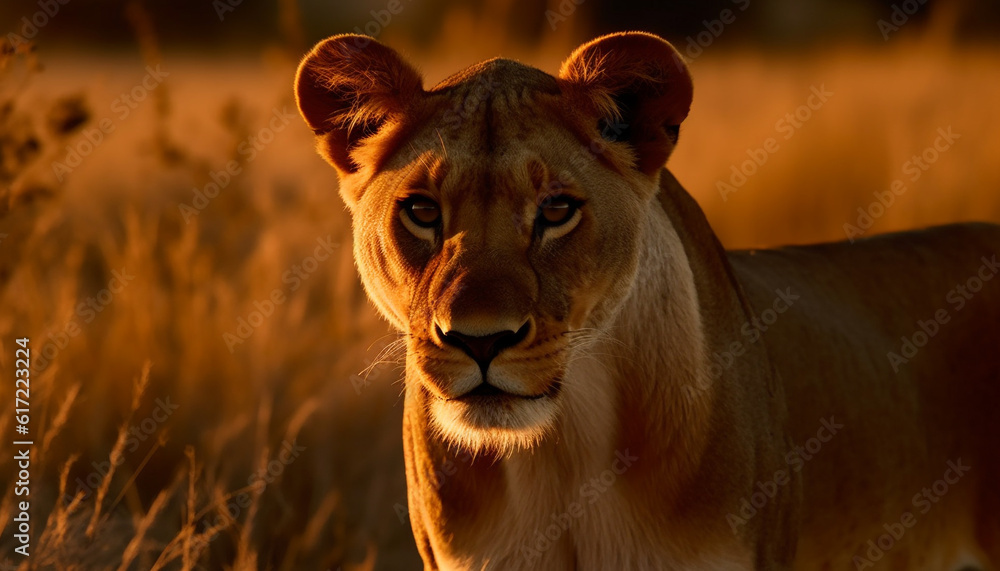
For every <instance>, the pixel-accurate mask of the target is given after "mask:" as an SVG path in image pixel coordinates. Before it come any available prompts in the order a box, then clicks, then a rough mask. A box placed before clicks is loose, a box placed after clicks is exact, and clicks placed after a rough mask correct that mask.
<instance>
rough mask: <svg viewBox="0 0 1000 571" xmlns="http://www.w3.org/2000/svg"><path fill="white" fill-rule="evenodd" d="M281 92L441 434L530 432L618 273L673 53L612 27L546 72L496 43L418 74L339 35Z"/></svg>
mask: <svg viewBox="0 0 1000 571" xmlns="http://www.w3.org/2000/svg"><path fill="white" fill-rule="evenodd" d="M296 91H297V96H298V104H299V109H300V111H301V113H302V115H303V117H304V118H305V120H306V122H307V123H308V124H309V126H310V127H311V128H312V129H313V130H314V131H315V133H316V136H317V139H318V147H319V151H320V153H321V154H322V155H323V156H324V157H325V158H326V159H327V160H328V161H329V162H330V163H331V164H332V165H333V166H334V167H335V168H336V169H337V172H338V174H339V176H340V182H341V184H340V192H341V195H342V197H343V198H344V200H345V202H346V203H347V205H348V206H349V208H350V211H351V214H352V216H353V218H354V255H355V259H356V261H357V264H358V268H359V269H360V273H361V277H362V280H363V282H364V285H365V287H366V289H367V291H368V293H369V295H370V296H371V299H372V300H373V301H374V303H375V304H376V306H377V307H378V308H379V310H380V311H381V312H382V313H383V314H384V315H385V316H386V318H387V319H389V320H390V321H391V322H392V323H393V324H394V325H395V326H396V327H398V328H399V329H400V330H401V331H403V332H404V333H405V334H406V341H407V383H408V390H412V391H423V392H424V393H425V396H426V401H427V402H428V403H429V413H430V416H431V418H432V419H433V423H434V425H435V426H436V427H437V428H438V429H439V430H440V432H441V434H442V435H443V436H444V437H445V438H446V439H447V440H448V441H449V442H452V443H457V444H460V445H462V446H466V447H468V448H470V449H473V450H504V449H510V448H511V447H516V446H527V445H530V444H532V443H533V442H536V441H537V440H538V439H539V438H541V437H542V436H543V435H544V434H545V432H546V429H547V428H549V427H550V426H552V424H553V422H554V420H555V419H556V418H557V416H558V414H559V410H560V389H561V388H562V387H563V384H564V373H565V372H566V370H567V366H568V363H569V362H570V360H571V359H572V357H573V356H574V354H575V353H576V352H578V351H580V350H581V349H582V347H583V346H584V345H585V340H586V339H589V338H590V337H591V333H592V332H594V331H600V330H601V329H602V328H605V327H607V326H609V324H610V321H611V319H612V318H613V316H614V315H615V311H616V308H617V307H618V306H619V305H620V304H621V302H622V300H623V299H625V297H626V296H627V295H628V294H629V292H630V290H631V289H632V288H633V281H634V277H635V274H636V271H637V264H638V262H639V258H638V251H639V247H638V243H639V240H640V238H641V232H642V227H641V224H640V220H642V212H643V210H644V209H646V208H649V207H650V202H651V199H652V198H653V197H654V195H655V194H656V192H657V188H658V180H659V174H660V170H661V168H662V166H663V164H664V163H665V161H666V159H667V157H668V156H669V155H670V153H671V151H672V150H673V147H674V144H675V142H676V139H677V134H678V126H679V125H680V123H681V121H683V120H684V118H685V117H686V116H687V113H688V109H689V107H690V103H691V95H692V86H691V79H690V76H689V74H688V71H687V68H686V66H685V64H684V63H683V61H682V59H681V57H680V56H679V55H678V53H677V52H676V50H674V48H673V47H671V46H670V44H668V43H667V42H665V41H663V40H661V39H660V38H657V37H656V36H652V35H649V34H641V33H628V34H616V35H612V36H606V37H603V38H600V39H598V40H595V41H593V42H591V43H589V44H586V45H584V46H582V47H581V48H579V49H578V50H577V51H576V52H575V53H574V54H573V55H572V56H571V57H570V58H569V59H568V60H567V61H566V62H565V63H564V64H563V66H562V70H561V71H560V73H559V76H558V77H553V76H551V75H548V74H546V73H544V72H542V71H539V70H537V69H534V68H531V67H527V66H524V65H521V64H519V63H516V62H513V61H509V60H502V59H496V60H491V61H488V62H485V63H482V64H479V65H476V66H474V67H472V68H470V69H468V70H466V71H464V72H462V73H460V74H458V75H456V76H454V77H452V78H450V79H448V80H446V81H444V82H443V83H441V84H440V85H438V86H436V87H434V88H433V89H430V90H425V89H423V87H422V80H421V77H420V76H419V74H418V73H417V72H416V71H415V70H414V69H413V68H412V67H411V66H410V65H409V64H407V63H406V62H405V61H404V60H403V59H402V58H401V57H400V56H399V54H397V53H396V52H395V51H393V50H391V49H389V48H387V47H385V46H383V45H381V44H379V43H377V42H375V41H374V40H372V39H370V38H367V37H363V36H350V35H348V36H337V37H333V38H330V39H328V40H326V41H324V42H322V43H321V44H319V45H317V46H316V48H315V49H313V50H312V52H311V53H310V54H309V55H308V56H306V58H305V59H304V61H303V62H302V64H301V66H300V68H299V72H298V77H297V79H296Z"/></svg>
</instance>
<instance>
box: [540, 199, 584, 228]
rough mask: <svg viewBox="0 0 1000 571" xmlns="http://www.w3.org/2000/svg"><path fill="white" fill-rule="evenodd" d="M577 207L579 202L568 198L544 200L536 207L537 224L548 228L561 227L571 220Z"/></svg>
mask: <svg viewBox="0 0 1000 571" xmlns="http://www.w3.org/2000/svg"><path fill="white" fill-rule="evenodd" d="M579 207H580V201H578V200H576V199H573V198H570V197H568V196H555V197H552V198H549V199H546V200H545V202H543V203H542V205H541V206H539V207H538V222H539V224H541V225H543V226H548V227H552V226H561V225H563V224H565V223H567V222H569V221H570V219H571V218H573V215H574V214H576V210H577V209H578V208H579Z"/></svg>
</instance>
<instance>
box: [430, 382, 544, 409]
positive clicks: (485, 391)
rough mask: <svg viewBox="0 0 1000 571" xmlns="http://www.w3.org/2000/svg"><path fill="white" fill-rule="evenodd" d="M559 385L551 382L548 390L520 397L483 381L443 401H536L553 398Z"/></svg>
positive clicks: (478, 402)
mask: <svg viewBox="0 0 1000 571" xmlns="http://www.w3.org/2000/svg"><path fill="white" fill-rule="evenodd" d="M561 384H562V383H560V382H559V381H558V380H557V381H555V382H553V383H552V385H551V386H550V387H549V389H547V390H545V391H544V392H541V393H538V394H532V395H522V394H518V393H512V392H508V391H505V390H503V389H501V388H499V387H497V386H494V385H491V384H490V383H488V382H485V381H484V382H482V383H479V384H478V385H476V387H475V388H473V389H472V390H470V391H468V392H466V393H464V394H461V395H459V396H457V397H453V398H449V399H445V400H447V401H455V402H461V403H466V404H492V403H497V402H503V401H507V400H538V399H541V398H545V397H551V396H555V394H556V393H558V392H559V386H560V385H561Z"/></svg>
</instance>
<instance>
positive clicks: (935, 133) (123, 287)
mask: <svg viewBox="0 0 1000 571" xmlns="http://www.w3.org/2000/svg"><path fill="white" fill-rule="evenodd" d="M389 43H390V44H392V43H393V42H391V41H389ZM404 47H405V46H404ZM571 47H572V46H571V45H570V44H566V45H561V44H560V45H557V46H553V45H550V46H546V47H545V48H544V49H542V50H541V51H532V50H528V49H515V48H509V50H508V51H506V52H505V53H509V54H512V55H514V56H516V57H518V58H519V59H521V60H523V61H525V62H527V63H533V64H535V65H538V66H540V67H542V68H543V69H545V70H546V71H549V72H552V73H555V72H557V71H558V63H559V61H560V60H561V59H562V58H563V57H565V56H566V55H567V54H568V53H569V50H570V49H571ZM491 49H493V48H491V47H490V45H489V44H488V43H484V44H482V45H480V46H478V47H474V48H471V49H469V50H466V51H463V52H462V55H461V56H455V55H454V52H452V55H443V53H444V52H443V50H437V51H431V52H424V53H421V52H420V51H417V50H416V49H407V50H406V51H407V52H408V54H409V55H410V56H411V57H413V59H414V60H415V61H416V62H417V63H419V64H420V65H421V67H422V69H423V70H424V72H425V74H426V76H427V78H428V81H427V85H432V84H433V83H436V82H437V81H438V80H440V79H443V78H444V77H445V76H447V75H448V74H450V73H451V72H454V71H458V69H459V67H460V66H462V65H467V64H471V63H474V62H475V61H477V60H478V59H481V57H487V56H489V55H496V52H495V51H490V50H491ZM998 62H1000V58H998V52H997V51H996V50H994V49H988V48H981V49H979V48H971V47H966V48H948V47H947V46H944V45H941V44H937V43H936V44H933V45H932V44H926V43H919V42H916V43H915V42H913V41H909V42H907V41H906V40H905V39H904V38H900V39H899V41H895V40H894V43H892V44H891V45H890V46H889V47H887V48H885V49H882V50H879V51H874V50H871V49H861V48H837V49H833V50H831V51H827V52H822V53H815V54H804V55H803V54H799V55H796V56H789V55H787V54H782V53H764V52H747V51H745V50H744V51H723V50H721V49H720V50H716V51H711V50H709V51H707V52H706V54H705V55H702V56H700V57H699V58H697V59H696V60H694V61H692V62H691V69H692V73H693V76H694V79H695V104H694V106H693V109H692V113H691V116H690V118H689V120H688V121H687V122H686V123H685V124H684V126H683V128H682V132H681V137H680V144H679V148H678V150H677V152H676V153H675V155H674V156H673V157H672V158H671V159H670V162H669V165H668V166H669V167H670V168H671V169H672V171H673V172H674V173H675V174H676V175H677V176H678V178H679V179H680V180H681V182H682V183H684V184H685V186H686V187H687V188H688V189H689V191H690V192H692V194H693V195H694V196H695V197H696V198H697V199H698V201H699V202H700V203H701V205H702V207H703V208H704V209H705V210H706V212H707V214H708V217H709V219H710V221H711V222H712V224H713V225H714V227H715V229H716V231H717V233H718V234H719V236H720V238H721V239H722V241H723V243H724V244H725V245H726V246H727V247H762V246H770V245H780V244H784V243H804V242H813V241H820V240H838V239H845V238H847V237H848V233H849V230H845V224H851V225H854V226H855V227H857V228H861V227H860V226H859V224H862V223H861V222H859V216H860V214H859V212H858V209H859V208H861V209H863V210H864V211H865V212H866V213H867V214H868V216H869V217H870V218H871V220H870V222H871V224H870V225H868V224H867V222H865V224H864V225H867V226H869V227H868V228H862V230H863V231H864V235H871V234H875V233H882V232H887V231H895V230H901V229H908V228H919V227H924V226H928V225H932V224H939V223H947V222H953V221H960V220H992V221H1000V160H998V158H1000V137H998V135H997V132H998V130H997V126H998V125H1000V108H998V107H997V106H996V105H995V102H997V101H1000V73H998V72H1000V63H998ZM36 63H40V64H41V66H42V68H39V67H38V66H37V65H36ZM295 63H296V60H295V59H294V57H291V56H290V55H289V53H288V52H287V51H282V50H280V49H274V50H269V51H265V52H264V54H263V55H261V56H260V57H247V58H246V59H243V60H216V61H203V60H197V59H194V58H193V57H191V56H183V55H176V56H174V55H171V54H169V53H166V54H164V55H162V56H160V57H159V58H158V59H156V58H152V57H151V55H150V52H149V50H147V51H146V57H145V59H144V58H143V57H140V55H139V54H138V52H137V53H136V54H135V55H133V56H129V55H123V56H121V57H118V58H110V57H98V56H86V55H80V54H68V53H64V54H55V55H51V56H46V57H42V56H39V57H38V58H37V62H36V58H35V56H25V55H18V56H9V57H8V58H7V60H6V62H5V67H4V69H3V71H2V72H0V73H2V77H0V80H2V84H0V86H2V92H0V183H2V187H0V193H2V194H0V370H2V371H4V374H3V378H4V381H3V382H4V383H5V386H4V387H3V388H2V389H0V394H4V395H9V394H11V393H12V390H13V374H12V373H11V371H13V369H14V351H15V348H16V346H15V343H14V340H15V339H17V338H22V337H28V338H30V340H31V342H30V347H31V355H32V362H33V363H32V364H33V368H32V373H31V396H30V402H31V418H30V430H31V434H30V437H32V438H33V441H34V443H35V444H34V447H33V448H32V452H31V455H32V464H31V495H30V499H31V512H30V513H31V526H32V528H31V535H32V542H31V552H32V555H31V558H30V559H28V560H24V559H22V558H21V557H20V556H19V555H15V554H14V553H13V549H14V547H15V546H17V545H18V542H17V541H16V540H15V538H14V537H13V531H12V530H13V527H12V525H11V524H12V519H13V518H14V517H15V515H16V514H17V512H18V509H17V506H16V502H18V501H20V500H21V499H23V498H19V497H16V496H15V495H14V488H15V485H14V481H13V478H12V477H11V476H12V475H14V474H15V473H16V470H15V464H14V462H13V460H12V458H13V451H12V449H11V448H10V442H11V440H12V438H11V436H12V435H13V434H14V423H15V421H14V410H13V403H12V402H11V400H10V399H4V400H3V408H2V409H0V434H2V435H3V438H2V439H0V483H2V484H3V486H4V487H5V493H4V494H3V496H2V498H3V499H2V501H0V528H2V530H3V532H2V535H0V569H4V568H13V567H9V566H11V565H14V566H19V567H18V568H20V569H27V568H40V569H41V568H54V569H79V570H97V569H248V568H269V569H283V570H292V569H337V568H343V569H371V568H384V569H408V568H418V565H419V558H418V557H417V555H416V551H415V549H414V548H413V546H412V540H411V538H410V531H409V524H408V522H407V521H406V514H405V504H406V492H405V483H404V479H403V461H402V446H401V442H400V415H401V409H402V399H401V391H402V386H401V384H400V383H399V375H400V368H399V365H398V357H399V356H400V355H399V349H398V344H393V341H395V339H396V337H395V335H394V334H393V333H392V332H391V331H390V330H389V328H388V326H387V325H386V324H385V323H384V322H383V321H381V320H380V319H379V318H378V317H377V315H376V313H375V311H374V310H373V309H372V307H371V306H370V305H369V303H368V302H367V301H366V299H365V296H364V293H363V291H362V289H361V287H360V284H359V282H358V279H357V277H356V275H355V270H354V266H353V261H352V257H351V246H350V221H349V219H348V217H347V214H346V212H345V209H344V207H343V205H342V202H341V201H340V199H339V197H338V196H337V190H336V189H337V181H336V177H335V175H334V172H333V170H332V169H331V168H329V167H328V166H327V165H326V164H325V163H324V162H323V161H322V160H321V159H320V158H319V157H318V156H317V155H316V153H315V152H314V150H313V141H312V136H311V134H310V133H309V132H308V130H307V129H306V127H305V125H304V124H303V123H302V122H301V120H300V119H299V118H298V116H297V112H296V111H295V105H294V101H293V99H292V91H291V85H292V78H293V73H294V67H295ZM157 64H158V65H159V66H160V68H159V70H157V67H156V66H157ZM150 74H153V75H155V77H153V78H149V77H148V76H150ZM144 82H145V83H144ZM137 86H139V87H141V89H136V87H137ZM814 89H815V90H818V91H820V92H822V93H827V94H828V95H826V96H825V97H824V99H825V101H823V102H822V104H818V103H817V102H818V101H819V99H818V98H812V99H810V96H811V95H812V94H813V93H814ZM122 94H126V96H127V97H125V98H123V97H122ZM138 95H142V98H141V99H139V97H137V96H138ZM810 101H811V102H812V104H813V107H812V108H810V107H809V105H810ZM803 106H805V108H806V111H802V110H801V108H802V107H803ZM796 113H798V116H796ZM787 114H792V117H793V119H794V122H793V120H792V119H788V118H787V117H786V115H787ZM807 115H808V116H807ZM790 125H791V127H789V126H790ZM939 130H943V131H944V132H945V133H948V132H950V133H953V134H954V135H957V136H952V137H951V138H950V139H949V140H950V143H948V148H947V149H944V150H941V149H942V147H944V145H945V143H943V142H940V141H938V147H937V148H936V149H935V152H933V153H932V152H928V151H927V149H928V148H932V149H933V148H934V146H935V143H936V140H937V139H938V138H939V137H940V136H941V135H940V131H939ZM949 130H950V131H949ZM768 139H774V142H773V144H770V145H769V146H770V148H772V149H774V148H775V145H776V147H777V150H775V151H774V152H769V151H765V154H766V161H758V162H760V163H761V164H757V163H755V165H756V166H755V167H750V166H747V167H745V168H744V167H743V163H744V162H745V161H747V160H751V161H752V160H753V157H754V156H757V157H761V156H762V155H761V154H760V151H759V149H760V148H764V147H765V146H766V145H768V143H767V141H768ZM76 155H79V156H76ZM915 155H916V156H917V157H918V158H920V159H921V162H920V165H924V166H926V168H924V166H920V165H918V164H917V163H916V162H914V161H913V157H914V156H915ZM932 156H933V157H934V160H933V161H932V160H930V157H932ZM77 159H79V160H77ZM55 163H58V165H57V164H55ZM734 166H735V168H736V169H737V170H740V169H741V168H742V169H743V172H744V177H743V178H745V181H744V182H743V183H741V184H740V185H738V186H737V185H736V184H735V183H734V182H733V178H732V177H733V176H734V175H733V168H734ZM914 167H915V168H916V169H918V171H919V178H914V176H915V174H916V173H917V172H918V171H915V170H914ZM751 170H752V171H753V173H752V174H749V175H748V174H746V172H748V171H751ZM737 180H740V179H739V177H737ZM896 180H902V181H903V183H904V185H905V192H902V193H896V194H894V195H893V196H894V198H893V202H892V203H891V204H889V205H888V206H883V207H882V209H881V213H880V214H878V215H875V213H876V212H879V209H877V208H874V209H873V207H871V204H872V203H873V202H877V200H878V199H877V196H876V195H875V194H874V193H878V194H882V195H883V196H884V193H885V192H886V191H888V190H889V189H890V188H891V186H892V184H893V183H894V181H896ZM723 183H725V184H728V185H730V186H729V187H725V186H724V185H723ZM720 188H721V189H722V190H721V191H720ZM728 188H732V190H728V191H727V189H728ZM723 194H725V197H723ZM29 562H30V563H29ZM4 565H8V567H4Z"/></svg>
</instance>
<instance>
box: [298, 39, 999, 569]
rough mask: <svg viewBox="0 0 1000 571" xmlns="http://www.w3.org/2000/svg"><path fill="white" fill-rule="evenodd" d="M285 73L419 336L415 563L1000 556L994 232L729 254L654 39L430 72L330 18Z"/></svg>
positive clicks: (909, 564) (408, 324) (375, 295)
mask: <svg viewBox="0 0 1000 571" xmlns="http://www.w3.org/2000/svg"><path fill="white" fill-rule="evenodd" d="M296 92H297V96H298V104H299V109H300V111H301V113H302V116H303V117H304V118H305V121H306V122H307V123H308V125H309V126H310V127H311V128H312V129H313V131H315V133H316V137H317V141H318V147H319V151H320V153H321V154H322V155H323V156H324V157H325V158H326V159H327V160H328V161H329V162H330V163H331V164H332V165H333V167H334V168H335V169H336V170H337V172H338V174H339V178H340V183H341V184H340V193H341V196H342V197H343V199H344V200H345V202H346V203H347V205H348V207H349V209H350V211H351V214H352V215H353V219H354V255H355V259H356V261H357V265H358V268H359V271H360V274H361V278H362V281H363V282H364V285H365V287H366V289H367V291H368V294H369V295H370V297H371V299H372V301H373V302H374V303H375V305H376V306H377V307H378V309H379V310H380V311H381V313H382V314H383V315H384V316H385V317H386V319H388V320H389V321H390V322H391V323H392V324H393V325H394V326H395V327H397V328H398V329H399V330H400V331H401V332H403V333H404V334H405V336H406V345H407V352H406V379H405V387H406V396H405V405H404V406H405V410H404V421H403V438H404V441H405V451H406V476H407V481H408V495H409V514H410V520H411V523H412V526H413V533H414V536H415V538H416V541H417V545H418V548H419V550H420V553H421V556H422V557H423V560H424V562H425V568H426V569H498V570H509V569H529V568H533V569H544V570H552V569H593V570H600V571H620V570H625V569H656V570H665V569H792V568H794V569H803V570H817V569H831V570H841V569H865V568H869V567H873V566H879V567H881V568H884V569H928V570H935V571H939V570H950V569H956V568H959V567H962V566H972V567H979V568H982V569H1000V455H998V454H997V444H996V442H997V440H998V437H1000V422H998V421H997V412H996V411H997V407H998V405H1000V279H996V275H997V272H998V271H1000V265H998V262H997V252H998V251H1000V227H997V226H991V225H985V224H968V225H955V226H948V227H941V228H934V229H930V230H925V231H920V232H908V233H903V234H896V235H891V236H881V237H875V238H871V239H867V240H861V241H858V242H856V243H854V244H846V243H842V244H823V245H817V246H809V247H793V248H783V249H779V250H769V251H751V252H726V251H724V250H723V249H722V247H721V246H720V245H719V242H718V240H717V239H716V237H715V235H714V234H713V232H712V229H711V228H710V227H709V225H708V223H707V222H706V220H705V217H704V216H703V214H702V212H701V210H700V209H699V207H698V206H697V204H696V203H695V201H694V200H693V199H692V198H691V197H690V196H689V195H688V193H687V192H685V190H684V189H683V188H681V186H680V185H679V183H678V182H677V180H676V179H674V177H673V176H672V175H671V174H670V173H669V172H668V171H667V170H665V169H664V168H663V165H664V163H665V162H666V160H667V157H668V156H669V155H670V153H671V151H672V150H673V148H674V146H675V144H676V143H677V138H678V130H679V125H680V124H681V122H682V121H683V120H684V119H685V117H686V116H687V114H688V109H689V106H690V104H691V97H692V83H691V78H690V75H689V73H688V70H687V68H686V66H685V65H684V63H683V61H682V59H681V58H680V57H679V56H678V54H677V52H676V51H675V50H674V48H673V47H671V45H670V44H668V43H667V42H666V41H664V40H662V39H660V38H658V37H656V36H653V35H649V34H643V33H625V34H615V35H611V36H606V37H602V38H599V39H597V40H594V41H593V42H590V43H588V44H586V45H584V46H582V47H580V48H579V49H578V50H577V51H576V52H575V53H573V54H572V56H570V58H569V59H568V60H567V61H566V62H565V63H564V64H563V66H562V69H561V71H560V73H559V75H558V77H553V76H550V75H548V74H546V73H544V72H542V71H539V70H537V69H534V68H531V67H527V66H524V65H521V64H519V63H516V62H513V61H508V60H503V59H495V60H491V61H487V62H484V63H482V64H479V65H476V66H474V67H472V68H470V69H467V70H466V71H464V72H462V73H460V74H458V75H456V76H454V77H452V78H450V79H447V80H445V81H444V82H443V83H441V84H439V85H438V86H436V87H434V88H433V89H430V90H425V89H424V88H423V87H422V80H421V77H420V75H419V74H418V73H417V72H416V71H415V70H414V68H413V67H411V66H410V65H409V64H407V63H406V62H405V61H404V60H403V59H402V58H401V57H400V56H399V55H398V54H397V53H396V52H394V51H393V50H391V49H389V48H387V47H385V46H384V45H381V44H379V43H377V42H375V41H373V40H372V39H370V38H366V37H362V36H350V35H348V36H336V37H332V38H330V39H327V40H326V41H324V42H322V43H320V44H319V45H317V46H316V47H315V48H314V49H313V50H312V51H311V52H310V53H309V54H308V55H307V56H306V57H305V59H304V60H303V62H302V64H301V66H300V67H299V70H298V76H297V78H296Z"/></svg>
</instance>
